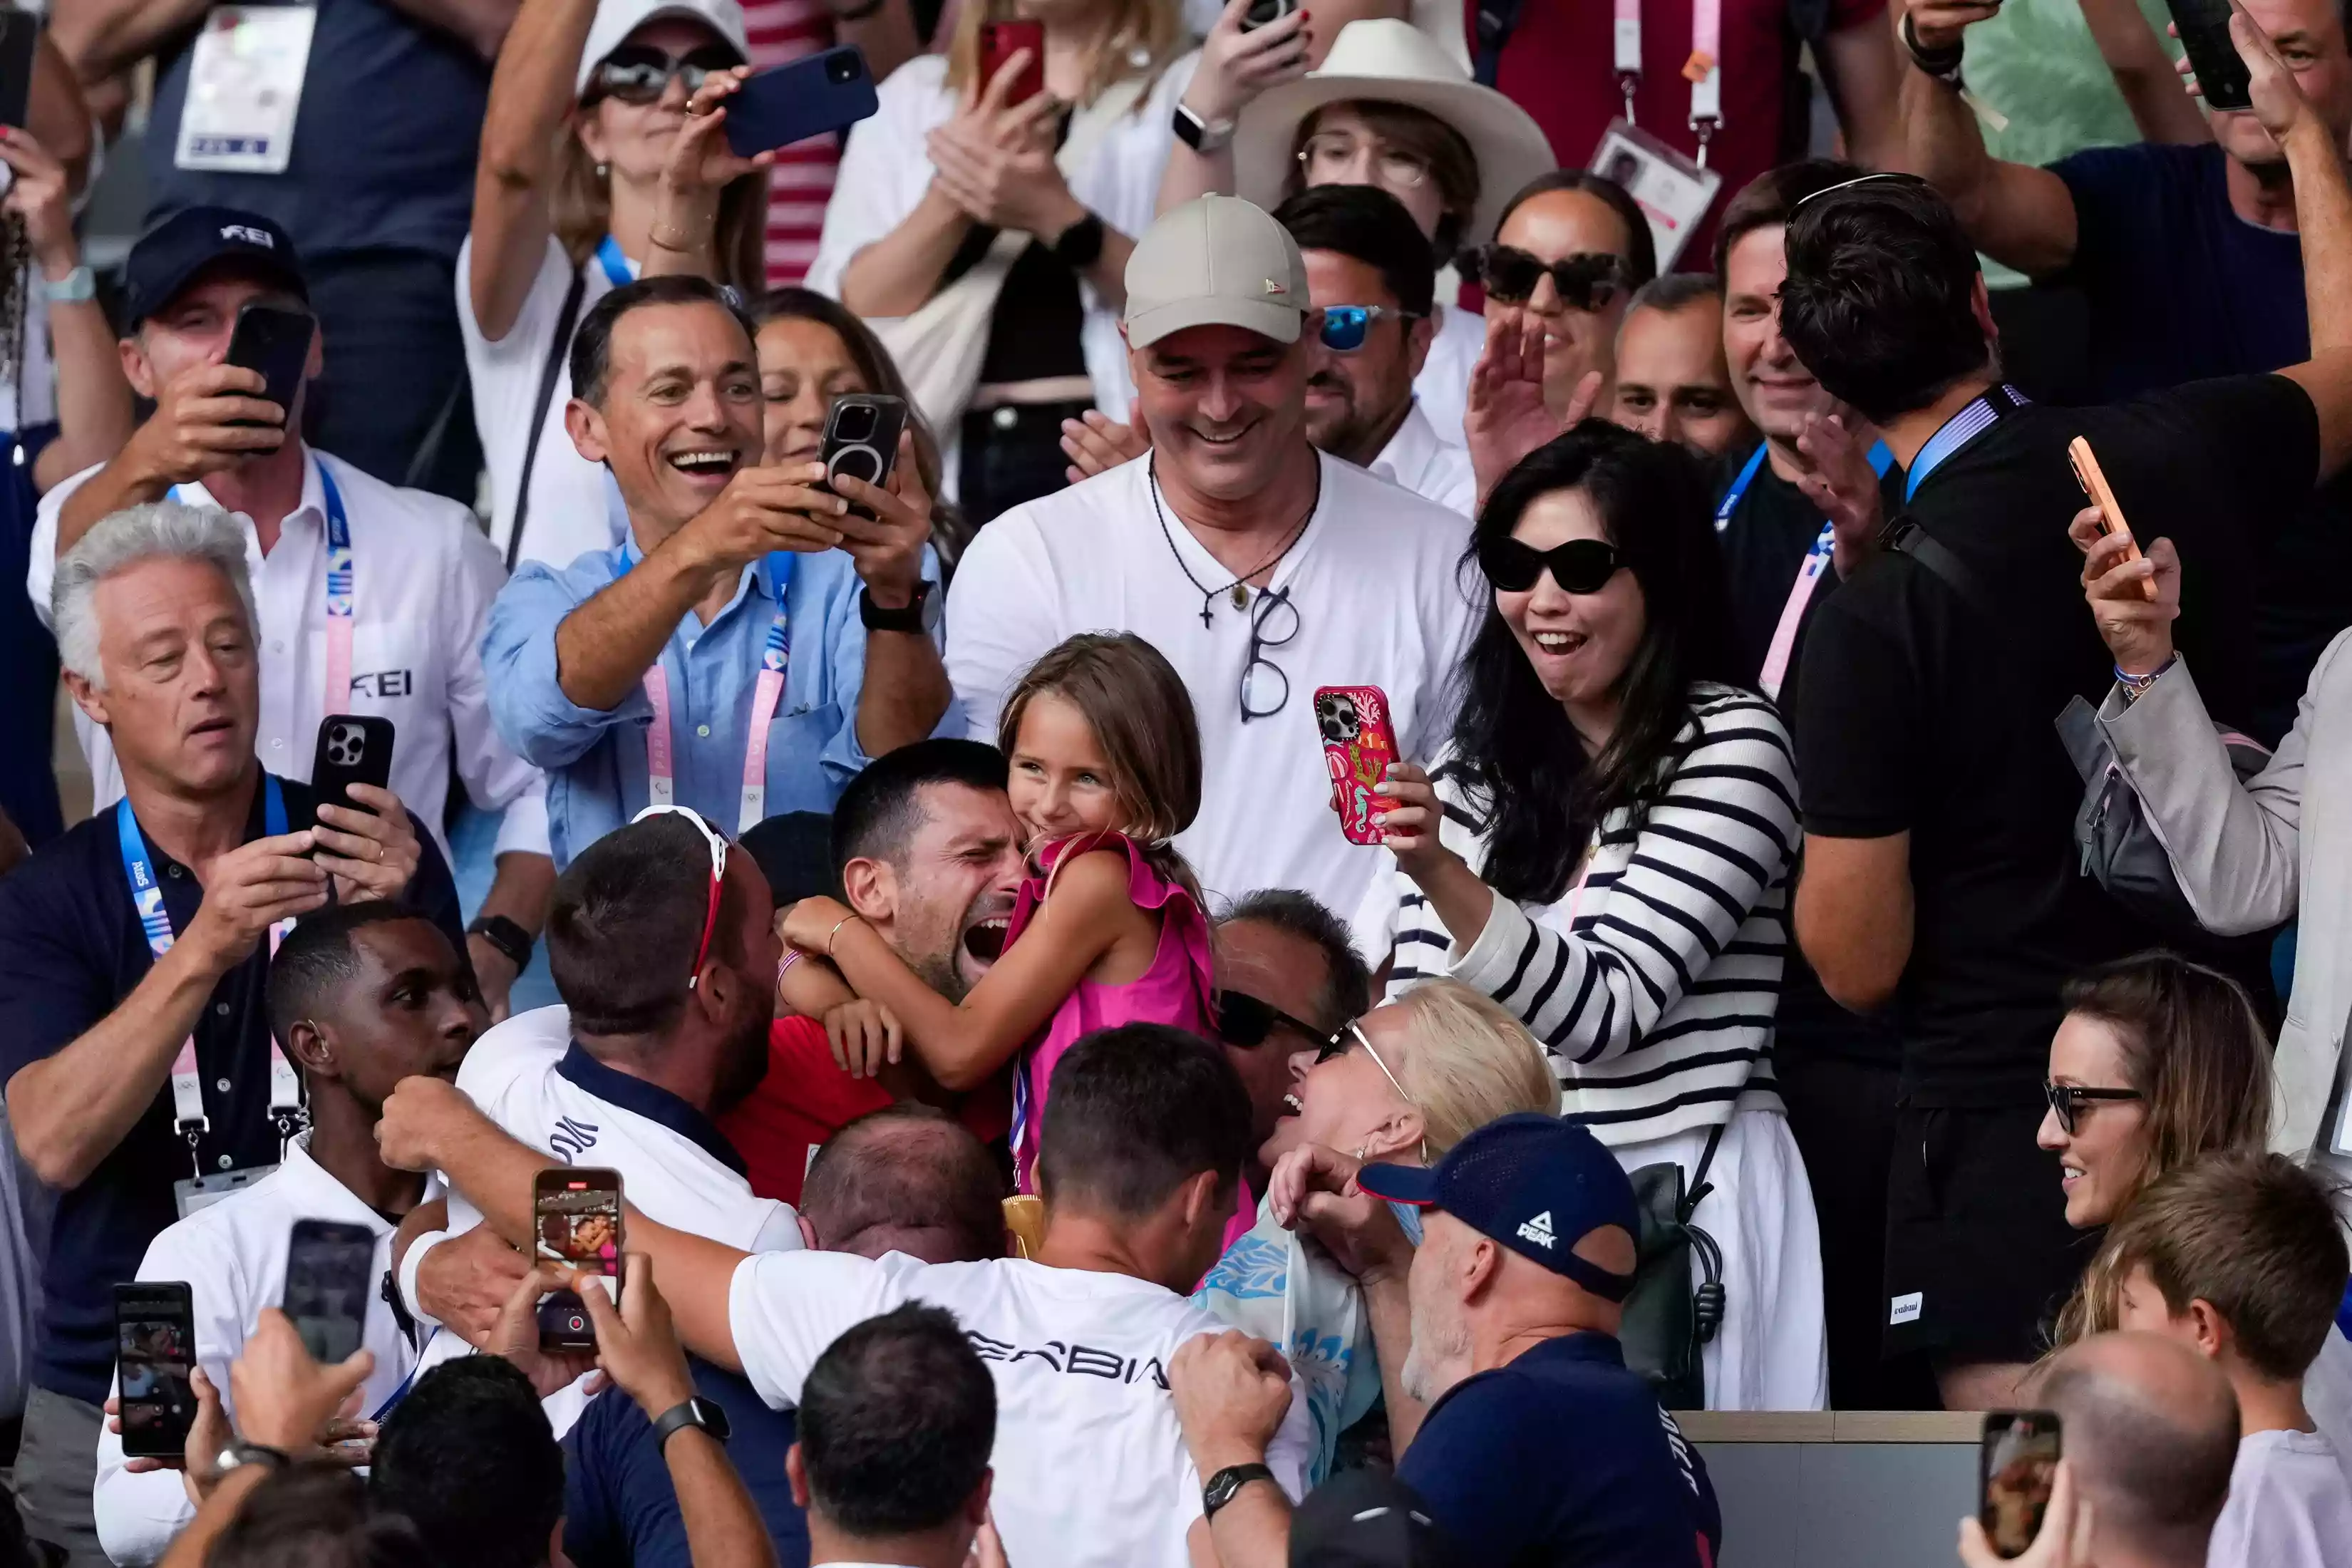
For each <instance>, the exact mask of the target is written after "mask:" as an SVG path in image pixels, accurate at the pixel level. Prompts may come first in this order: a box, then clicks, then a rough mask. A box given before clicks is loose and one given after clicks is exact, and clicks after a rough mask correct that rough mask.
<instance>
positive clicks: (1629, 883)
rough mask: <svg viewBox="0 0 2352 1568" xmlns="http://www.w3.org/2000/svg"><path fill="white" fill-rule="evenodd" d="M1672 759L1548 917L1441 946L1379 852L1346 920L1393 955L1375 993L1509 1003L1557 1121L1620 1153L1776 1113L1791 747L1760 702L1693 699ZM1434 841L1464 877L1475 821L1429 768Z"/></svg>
mask: <svg viewBox="0 0 2352 1568" xmlns="http://www.w3.org/2000/svg"><path fill="white" fill-rule="evenodd" d="M1691 717H1692V723H1691V726H1690V727H1689V728H1686V729H1685V731H1684V737H1683V738H1684V742H1685V744H1686V745H1687V746H1688V748H1689V749H1688V751H1687V752H1685V755H1684V757H1683V759H1682V762H1681V764H1680V765H1679V766H1678V767H1676V768H1675V772H1674V775H1673V778H1672V780H1671V782H1670V783H1669V784H1668V785H1667V787H1666V791H1665V793H1664V795H1662V796H1661V797H1659V798H1658V799H1657V801H1656V802H1655V803H1654V804H1653V805H1651V807H1650V809H1649V813H1648V816H1647V819H1646V820H1645V821H1644V822H1643V825H1642V826H1641V827H1640V829H1639V831H1636V830H1635V829H1634V828H1633V826H1632V818H1631V814H1630V813H1628V812H1625V811H1623V810H1620V811H1618V812H1615V813H1612V815H1611V816H1610V817H1609V820H1608V821H1607V822H1605V823H1603V824H1602V825H1601V832H1600V834H1599V835H1598V847H1596V848H1595V849H1594V850H1593V852H1592V854H1591V858H1590V859H1589V861H1588V862H1587V866H1586V868H1585V872H1584V876H1583V879H1582V883H1581V885H1580V886H1579V885H1576V884H1571V885H1570V889H1569V891H1568V893H1567V894H1566V895H1565V896H1564V897H1562V898H1561V899H1560V900H1559V901H1558V902H1556V903H1552V904H1549V905H1522V904H1517V903H1514V902H1512V901H1510V900H1507V899H1504V898H1502V897H1500V896H1497V897H1496V900H1495V909H1494V913H1493V914H1492V915H1491V916H1489V917H1488V919H1487V921H1486V930H1485V931H1482V932H1481V933H1480V934H1479V937H1478V940H1477V941H1476V942H1475V943H1474V944H1473V945H1472V946H1471V948H1470V950H1469V951H1468V952H1460V951H1458V950H1457V949H1456V948H1455V947H1454V945H1453V941H1452V938H1451V937H1450V936H1449V934H1448V933H1447V931H1446V930H1445V928H1444V925H1443V924H1442V923H1440V922H1439V921H1438V919H1437V916H1436V914H1435V913H1434V912H1433V910H1431V909H1430V907H1429V902H1428V900H1426V899H1424V898H1423V896H1422V893H1421V889H1419V887H1417V886H1416V885H1415V884H1414V883H1413V881H1412V879H1411V878H1409V877H1406V876H1405V875H1404V874H1403V873H1402V872H1401V871H1399V870H1397V868H1396V862H1395V859H1394V858H1393V857H1391V856H1388V854H1387V852H1386V851H1385V850H1384V851H1382V855H1383V857H1384V858H1385V859H1386V867H1385V871H1384V874H1382V875H1381V876H1377V877H1375V878H1374V879H1373V883H1372V888H1371V891H1370V895H1369V896H1368V898H1367V900H1366V902H1365V905H1364V907H1363V910H1362V912H1361V913H1360V915H1359V917H1358V920H1357V931H1356V934H1357V940H1358V942H1360V944H1361V945H1362V946H1363V947H1364V948H1365V949H1366V951H1368V952H1370V953H1371V954H1372V955H1373V957H1374V958H1375V960H1376V961H1377V958H1378V956H1379V954H1381V953H1383V952H1390V951H1391V941H1393V952H1394V965H1393V968H1392V969H1391V974H1390V980H1389V995H1390V996H1391V998H1393V997H1394V996H1395V995H1397V994H1398V993H1399V992H1401V991H1402V990H1404V989H1405V988H1407V987H1409V986H1411V985H1412V984H1413V983H1414V982H1416V981H1419V980H1423V979H1427V978H1429V977H1431V976H1433V975H1441V974H1450V975H1451V976H1453V977H1454V979H1456V980H1459V981H1462V982H1463V983H1465V984H1469V985H1473V986H1475V987H1477V988H1478V989H1479V990H1481V991H1484V992H1486V994H1488V995H1490V996H1492V997H1494V998H1495V999H1496V1001H1498V1002H1500V1003H1502V1005H1504V1006H1506V1007H1507V1008H1509V1009H1510V1010H1511V1011H1512V1012H1513V1013H1515V1014H1517V1016H1519V1018H1520V1019H1521V1020H1522V1021H1523V1022H1525V1023H1526V1024H1527V1026H1528V1029H1529V1030H1530V1031H1531V1032H1533V1034H1534V1035H1535V1037H1536V1038H1537V1039H1538V1041H1540V1042H1541V1043H1542V1045H1543V1047H1544V1051H1545V1055H1546V1056H1547V1057H1548V1058H1549V1059H1550V1062H1551V1066H1552V1069H1553V1071H1555V1072H1556V1073H1558V1074H1559V1080H1560V1086H1561V1095H1560V1110H1561V1113H1562V1114H1563V1115H1565V1116H1567V1117H1568V1118H1569V1119H1570V1120H1571V1121H1581V1122H1583V1123H1585V1124H1586V1125H1587V1126H1589V1127H1591V1129H1592V1131H1593V1134H1594V1135H1595V1136H1596V1137H1598V1138H1600V1139H1601V1142H1604V1143H1609V1144H1613V1145H1621V1146H1622V1145H1625V1144H1632V1143H1639V1142H1646V1141H1647V1140H1650V1139H1653V1138H1660V1137H1664V1136H1666V1135H1668V1134H1671V1133H1675V1132H1680V1131H1686V1130H1688V1129H1691V1128H1703V1127H1708V1126H1713V1125H1718V1124H1720V1123H1722V1122H1725V1121H1729V1120H1730V1118H1731V1113H1732V1110H1733V1107H1734V1105H1735V1103H1738V1102H1739V1101H1740V1100H1741V1098H1742V1096H1743V1095H1745V1096H1746V1103H1747V1104H1748V1105H1751V1106H1752V1105H1758V1104H1759V1103H1760V1104H1762V1105H1766V1106H1771V1107H1777V1106H1778V1105H1779V1103H1780V1097H1779V1094H1778V1092H1777V1091H1776V1090H1775V1089H1774V1088H1773V1085H1772V1060H1771V1044H1772V1016H1773V1013H1774V1010H1775V1008H1776V1007H1777V1005H1778V1004H1779V1002H1780V970H1781V964H1782V961H1783V958H1784V956H1785V954H1786V951H1787V941H1788V938H1787V930H1786V925H1785V922H1784V921H1783V918H1782V914H1783V909H1784V907H1785V905H1786V902H1787V899H1788V890H1789V889H1788V884H1789V869H1790V862H1791V860H1792V859H1793V858H1794V851H1795V848H1796V845H1797V788H1796V768H1795V764H1794V762H1793V760H1792V759H1791V757H1790V748H1789V735H1788V731H1787V730H1785V729H1784V728H1783V727H1782V725H1781V722H1780V716H1779V714H1778V713H1777V712H1776V711H1775V710H1773V708H1772V706H1771V705H1770V704H1769V703H1768V702H1766V701H1765V700H1763V699H1761V698H1759V697H1757V696H1755V695H1753V694H1752V693H1749V692H1746V691H1739V690H1735V689H1731V688H1728V687H1721V686H1697V687H1694V688H1693V689H1692V691H1691ZM1433 778H1434V780H1435V782H1436V787H1437V794H1438V797H1439V799H1440V800H1442V801H1443V802H1444V805H1445V820H1444V824H1443V826H1441V827H1440V829H1439V837H1440V839H1441V840H1442V842H1444V845H1445V847H1447V848H1449V849H1452V850H1453V851H1454V853H1456V854H1458V855H1460V856H1461V857H1462V858H1463V859H1464V861H1465V862H1466V863H1467V864H1468V865H1470V866H1471V867H1472V868H1482V867H1484V866H1485V865H1486V822H1487V818H1486V810H1485V808H1484V806H1483V805H1482V804H1481V803H1480V802H1478V801H1476V800H1475V799H1473V798H1471V795H1470V793H1469V792H1468V790H1467V789H1466V788H1465V785H1464V784H1463V783H1462V781H1461V778H1460V775H1459V773H1457V772H1456V771H1455V770H1454V768H1453V767H1452V766H1451V765H1450V763H1448V762H1446V761H1445V760H1443V759H1441V761H1440V762H1439V763H1438V765H1437V766H1436V768H1435V769H1433Z"/></svg>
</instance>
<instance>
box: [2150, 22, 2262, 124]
mask: <svg viewBox="0 0 2352 1568" xmlns="http://www.w3.org/2000/svg"><path fill="white" fill-rule="evenodd" d="M2165 8H2166V9H2168V10H2169V11H2170V12H2171V13H2172V25H2173V26H2176V27H2178V28H2179V29H2180V47H2181V50H2182V52H2184V53H2185V54H2187V55H2188V57H2189V68H2190V69H2191V70H2193V71H2195V72H2196V73H2197V90H2198V91H2199V92H2201V93H2203V94H2204V95H2205V101H2206V102H2207V103H2208V104H2210V105H2211V106H2212V107H2213V108H2215V109H2250V108H2252V107H2253V102H2254V94H2253V79H2252V77H2251V76H2249V75H2248V74H2247V72H2246V62H2245V60H2244V59H2243V58H2242V57H2241V56H2240V55H2239V53H2238V46H2237V45H2236V44H2234V43H2231V41H2230V0H2165Z"/></svg>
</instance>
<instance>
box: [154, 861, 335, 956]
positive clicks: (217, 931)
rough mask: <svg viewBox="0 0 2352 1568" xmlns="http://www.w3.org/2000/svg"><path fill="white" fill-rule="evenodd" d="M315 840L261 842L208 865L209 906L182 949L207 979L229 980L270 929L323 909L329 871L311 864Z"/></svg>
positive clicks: (199, 907)
mask: <svg viewBox="0 0 2352 1568" xmlns="http://www.w3.org/2000/svg"><path fill="white" fill-rule="evenodd" d="M316 834H317V830H316V829H306V830H304V831H303V832H300V833H281V834H278V835H276V836H275V837H268V838H257V839H255V840H254V841H253V842H252V843H250V844H240V845H238V846H237V847H236V848H234V849H231V850H229V851H228V852H227V853H226V854H224V855H220V856H218V857H216V858H214V859H213V860H211V861H209V862H207V863H206V864H205V867H204V868H203V871H204V885H205V900H204V902H203V903H201V904H199V905H197V906H196V918H195V919H194V920H193V921H189V922H188V934H187V935H186V937H185V938H184V939H183V940H182V941H181V943H180V946H181V947H183V948H185V949H187V950H188V952H190V953H191V954H192V955H194V957H196V958H197V959H198V961H199V962H200V963H202V964H203V965H204V967H205V970H206V971H207V972H208V973H214V974H216V975H217V974H226V973H228V972H229V971H230V970H231V969H232V968H234V967H236V965H237V964H240V963H244V962H245V961H246V960H247V958H249V957H251V956H252V954H253V950H254V947H255V945H256V944H257V943H258V942H260V941H261V937H262V933H263V932H265V931H268V929H269V928H270V927H271V926H273V925H275V924H277V923H278V921H284V920H292V919H294V918H295V917H296V916H298V915H306V914H309V913H310V911H311V910H315V909H318V908H319V907H320V906H321V905H323V904H324V903H325V902H326V901H327V877H328V868H326V867H324V866H322V865H320V863H319V862H318V861H317V860H315V859H312V858H310V852H311V850H312V848H313V847H315V845H316V843H317V837H316ZM174 951H177V950H174Z"/></svg>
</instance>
